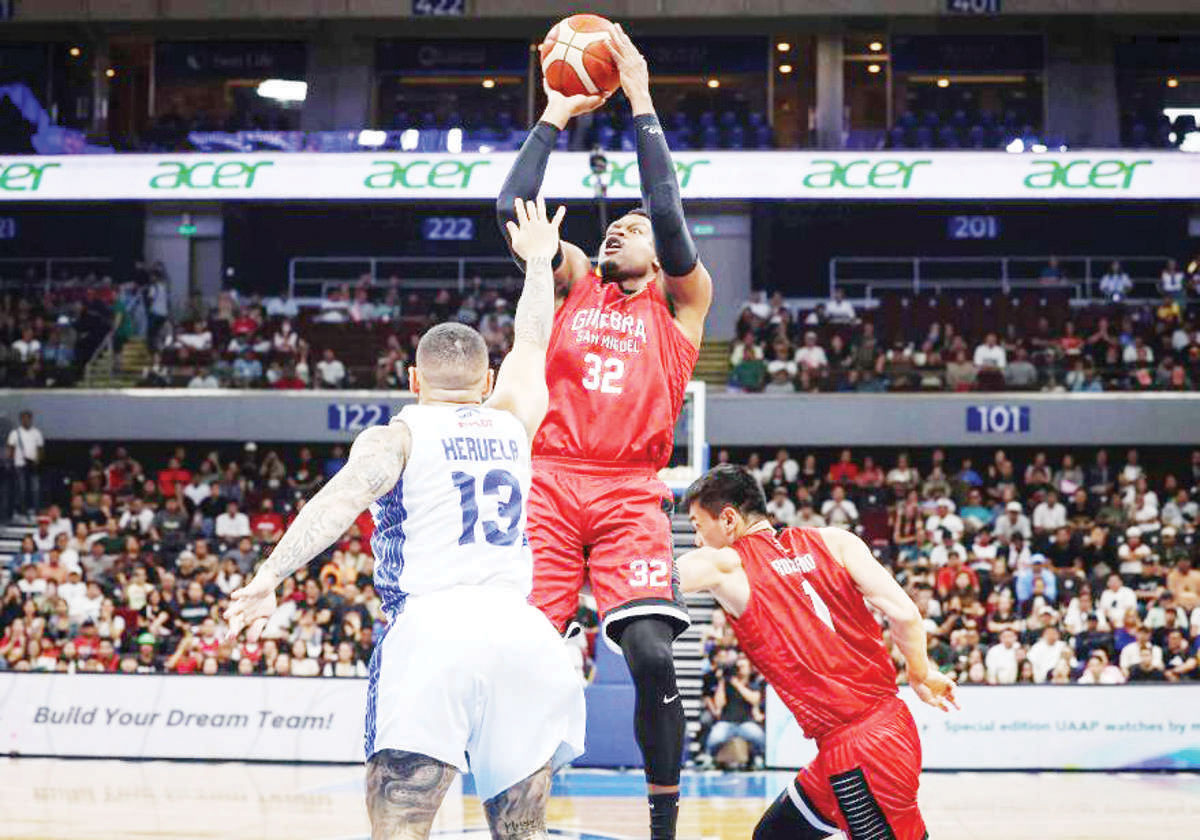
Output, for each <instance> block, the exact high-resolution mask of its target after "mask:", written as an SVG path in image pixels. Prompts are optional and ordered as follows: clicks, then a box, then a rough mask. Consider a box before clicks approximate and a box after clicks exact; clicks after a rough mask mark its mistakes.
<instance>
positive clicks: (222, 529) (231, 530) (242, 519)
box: [213, 500, 251, 540]
mask: <svg viewBox="0 0 1200 840" xmlns="http://www.w3.org/2000/svg"><path fill="white" fill-rule="evenodd" d="M213 532H214V533H215V534H216V536H217V538H218V539H222V540H234V539H238V538H239V537H248V536H251V531H250V519H249V517H247V516H246V514H244V513H242V512H241V511H240V510H238V503H237V502H235V501H232V500H230V501H228V502H227V503H226V504H225V512H224V513H222V514H221V515H220V516H218V517H217V518H216V522H215V523H214V528H213Z"/></svg>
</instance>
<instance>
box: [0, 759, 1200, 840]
mask: <svg viewBox="0 0 1200 840" xmlns="http://www.w3.org/2000/svg"><path fill="white" fill-rule="evenodd" d="M788 778H789V776H788V775H787V774H784V773H749V774H728V775H724V774H717V773H705V774H689V775H688V776H687V777H686V778H685V781H684V785H685V798H684V800H683V805H682V808H681V813H680V837H681V838H682V839H683V840H697V839H698V838H702V839H703V840H747V838H749V837H750V833H751V830H752V828H753V826H754V823H755V822H756V820H757V819H758V815H759V814H760V813H761V812H762V810H763V809H764V808H765V807H766V805H767V804H768V803H769V802H770V800H771V799H772V798H774V796H775V794H776V793H777V792H778V791H779V790H781V789H782V786H783V785H784V784H785V783H786V781H787V779H788ZM471 790H472V786H471V783H470V780H467V781H466V783H465V784H464V783H457V784H456V785H455V787H454V788H452V789H451V792H450V795H449V796H448V797H447V801H446V804H445V805H444V806H443V808H442V811H441V812H440V813H439V815H438V822H437V825H436V826H435V833H436V834H437V835H440V837H441V838H443V840H457V838H471V840H483V838H486V837H487V832H486V830H485V829H484V823H483V817H482V814H481V812H480V810H479V802H478V800H477V799H476V798H475V797H474V796H473V795H471ZM640 790H641V779H640V776H639V775H638V774H635V773H606V772H595V771H571V772H568V773H566V774H563V775H560V777H559V779H558V781H557V783H556V788H555V797H554V799H553V801H552V805H551V809H550V825H551V826H552V828H553V829H555V831H554V832H553V834H554V836H555V837H556V838H559V840H577V839H578V840H605V838H620V839H622V840H623V839H624V838H638V837H645V836H646V816H645V807H646V806H645V800H644V799H643V798H642V797H641V796H640V795H639V794H640ZM921 802H922V808H923V810H924V812H925V816H926V820H927V822H928V823H929V829H930V836H931V838H933V840H1011V838H1015V837H1032V838H1038V840H1110V838H1111V840H1117V838H1121V839H1122V840H1124V838H1132V837H1139V838H1140V837H1178V838H1190V837H1200V776H1196V775H1188V774H1180V775H1162V774H1136V773H1119V774H1069V773H1029V774H1025V773H954V774H942V773H927V774H926V775H925V776H924V778H923V780H922V790H921ZM367 830H368V827H367V821H366V816H365V813H364V809H363V804H362V770H361V768H358V767H329V766H316V767H314V766H290V765H267V764H237V763H224V764H191V763H175V762H121V761H63V760H55V759H10V758H0V837H3V838H18V837H19V838H106V839H107V838H115V837H127V838H128V837H131V838H176V840H183V838H278V837H287V838H289V840H302V839H303V838H312V840H352V839H353V840H359V838H365V837H366V836H367Z"/></svg>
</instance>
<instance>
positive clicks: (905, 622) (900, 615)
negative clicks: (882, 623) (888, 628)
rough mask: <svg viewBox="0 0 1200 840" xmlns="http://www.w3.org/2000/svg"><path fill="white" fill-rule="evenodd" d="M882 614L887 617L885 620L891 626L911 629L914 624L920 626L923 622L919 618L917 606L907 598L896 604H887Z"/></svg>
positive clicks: (919, 612) (919, 613)
mask: <svg viewBox="0 0 1200 840" xmlns="http://www.w3.org/2000/svg"><path fill="white" fill-rule="evenodd" d="M884 614H885V615H887V619H888V621H889V622H890V623H891V624H893V625H898V626H901V627H911V626H912V625H914V624H920V623H921V622H922V621H924V619H923V618H922V617H921V611H920V610H919V609H917V605H916V604H914V603H913V602H912V601H911V600H909V599H908V598H905V599H904V601H901V602H898V603H891V604H888V605H887V609H885V610H884Z"/></svg>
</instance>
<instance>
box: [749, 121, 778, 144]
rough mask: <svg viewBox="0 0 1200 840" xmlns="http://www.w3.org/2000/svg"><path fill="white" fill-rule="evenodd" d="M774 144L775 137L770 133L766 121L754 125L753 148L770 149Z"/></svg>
mask: <svg viewBox="0 0 1200 840" xmlns="http://www.w3.org/2000/svg"><path fill="white" fill-rule="evenodd" d="M774 146H775V138H774V136H773V135H772V133H771V126H769V125H767V124H766V123H763V124H762V125H759V126H756V127H755V129H754V148H756V149H771V148H774Z"/></svg>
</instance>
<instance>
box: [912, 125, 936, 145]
mask: <svg viewBox="0 0 1200 840" xmlns="http://www.w3.org/2000/svg"><path fill="white" fill-rule="evenodd" d="M913 140H914V145H915V146H916V147H917V148H918V149H932V148H933V129H932V128H930V127H929V126H927V125H919V126H917V130H916V132H915V136H914V138H913Z"/></svg>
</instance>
